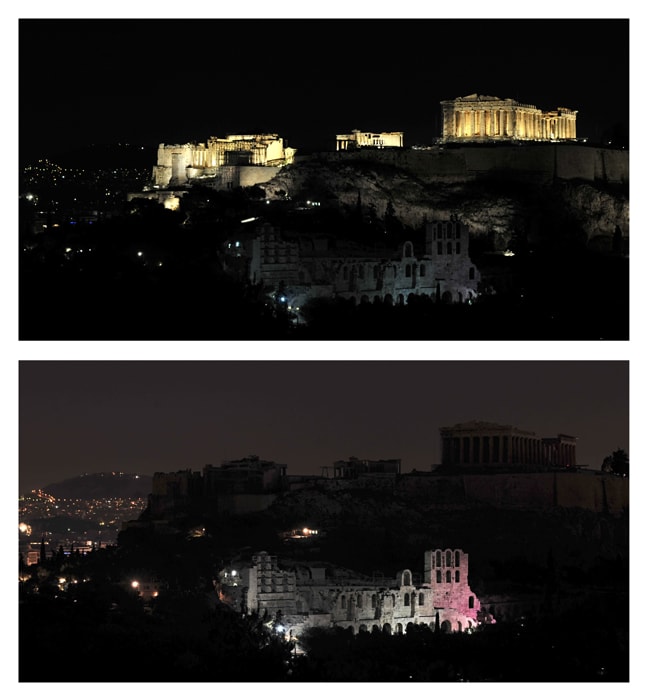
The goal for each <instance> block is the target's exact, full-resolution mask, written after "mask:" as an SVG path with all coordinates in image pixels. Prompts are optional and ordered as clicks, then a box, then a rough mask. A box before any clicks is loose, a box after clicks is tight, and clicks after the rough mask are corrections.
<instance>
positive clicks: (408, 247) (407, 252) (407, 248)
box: [403, 241, 413, 258]
mask: <svg viewBox="0 0 649 700" xmlns="http://www.w3.org/2000/svg"><path fill="white" fill-rule="evenodd" d="M403 257H404V258H412V257H413V254H412V242H411V241H406V242H405V243H404V244H403Z"/></svg>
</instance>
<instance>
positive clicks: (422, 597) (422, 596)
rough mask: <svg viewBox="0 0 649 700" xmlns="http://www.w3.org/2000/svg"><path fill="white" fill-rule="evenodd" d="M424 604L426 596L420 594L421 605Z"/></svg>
mask: <svg viewBox="0 0 649 700" xmlns="http://www.w3.org/2000/svg"><path fill="white" fill-rule="evenodd" d="M423 604H424V594H423V593H420V594H419V605H423Z"/></svg>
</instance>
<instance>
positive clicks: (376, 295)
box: [373, 294, 381, 304]
mask: <svg viewBox="0 0 649 700" xmlns="http://www.w3.org/2000/svg"><path fill="white" fill-rule="evenodd" d="M373 301H374V304H380V303H381V297H380V296H379V295H378V294H375V295H374V300H373Z"/></svg>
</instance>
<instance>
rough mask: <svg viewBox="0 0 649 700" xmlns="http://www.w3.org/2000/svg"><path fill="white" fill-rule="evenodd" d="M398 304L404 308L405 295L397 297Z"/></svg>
mask: <svg viewBox="0 0 649 700" xmlns="http://www.w3.org/2000/svg"><path fill="white" fill-rule="evenodd" d="M397 304H398V305H399V306H403V294H399V296H398V297H397Z"/></svg>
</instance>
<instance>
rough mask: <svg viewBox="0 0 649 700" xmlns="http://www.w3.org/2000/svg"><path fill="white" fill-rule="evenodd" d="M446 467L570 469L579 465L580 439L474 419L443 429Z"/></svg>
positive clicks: (443, 451) (443, 454)
mask: <svg viewBox="0 0 649 700" xmlns="http://www.w3.org/2000/svg"><path fill="white" fill-rule="evenodd" d="M439 433H440V440H441V444H442V466H444V467H459V468H466V467H481V468H482V467H510V468H511V467H518V468H524V469H529V468H547V467H552V468H566V467H567V468H570V467H575V466H576V464H577V456H576V446H577V438H576V437H573V436H571V435H565V434H563V433H560V434H559V435H557V436H556V437H547V438H541V437H537V436H536V435H535V434H534V433H532V432H530V431H527V430H519V429H518V428H516V427H514V426H512V425H498V424H496V423H486V422H484V421H470V422H468V423H458V424H457V425H454V426H450V427H445V428H440V431H439Z"/></svg>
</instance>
